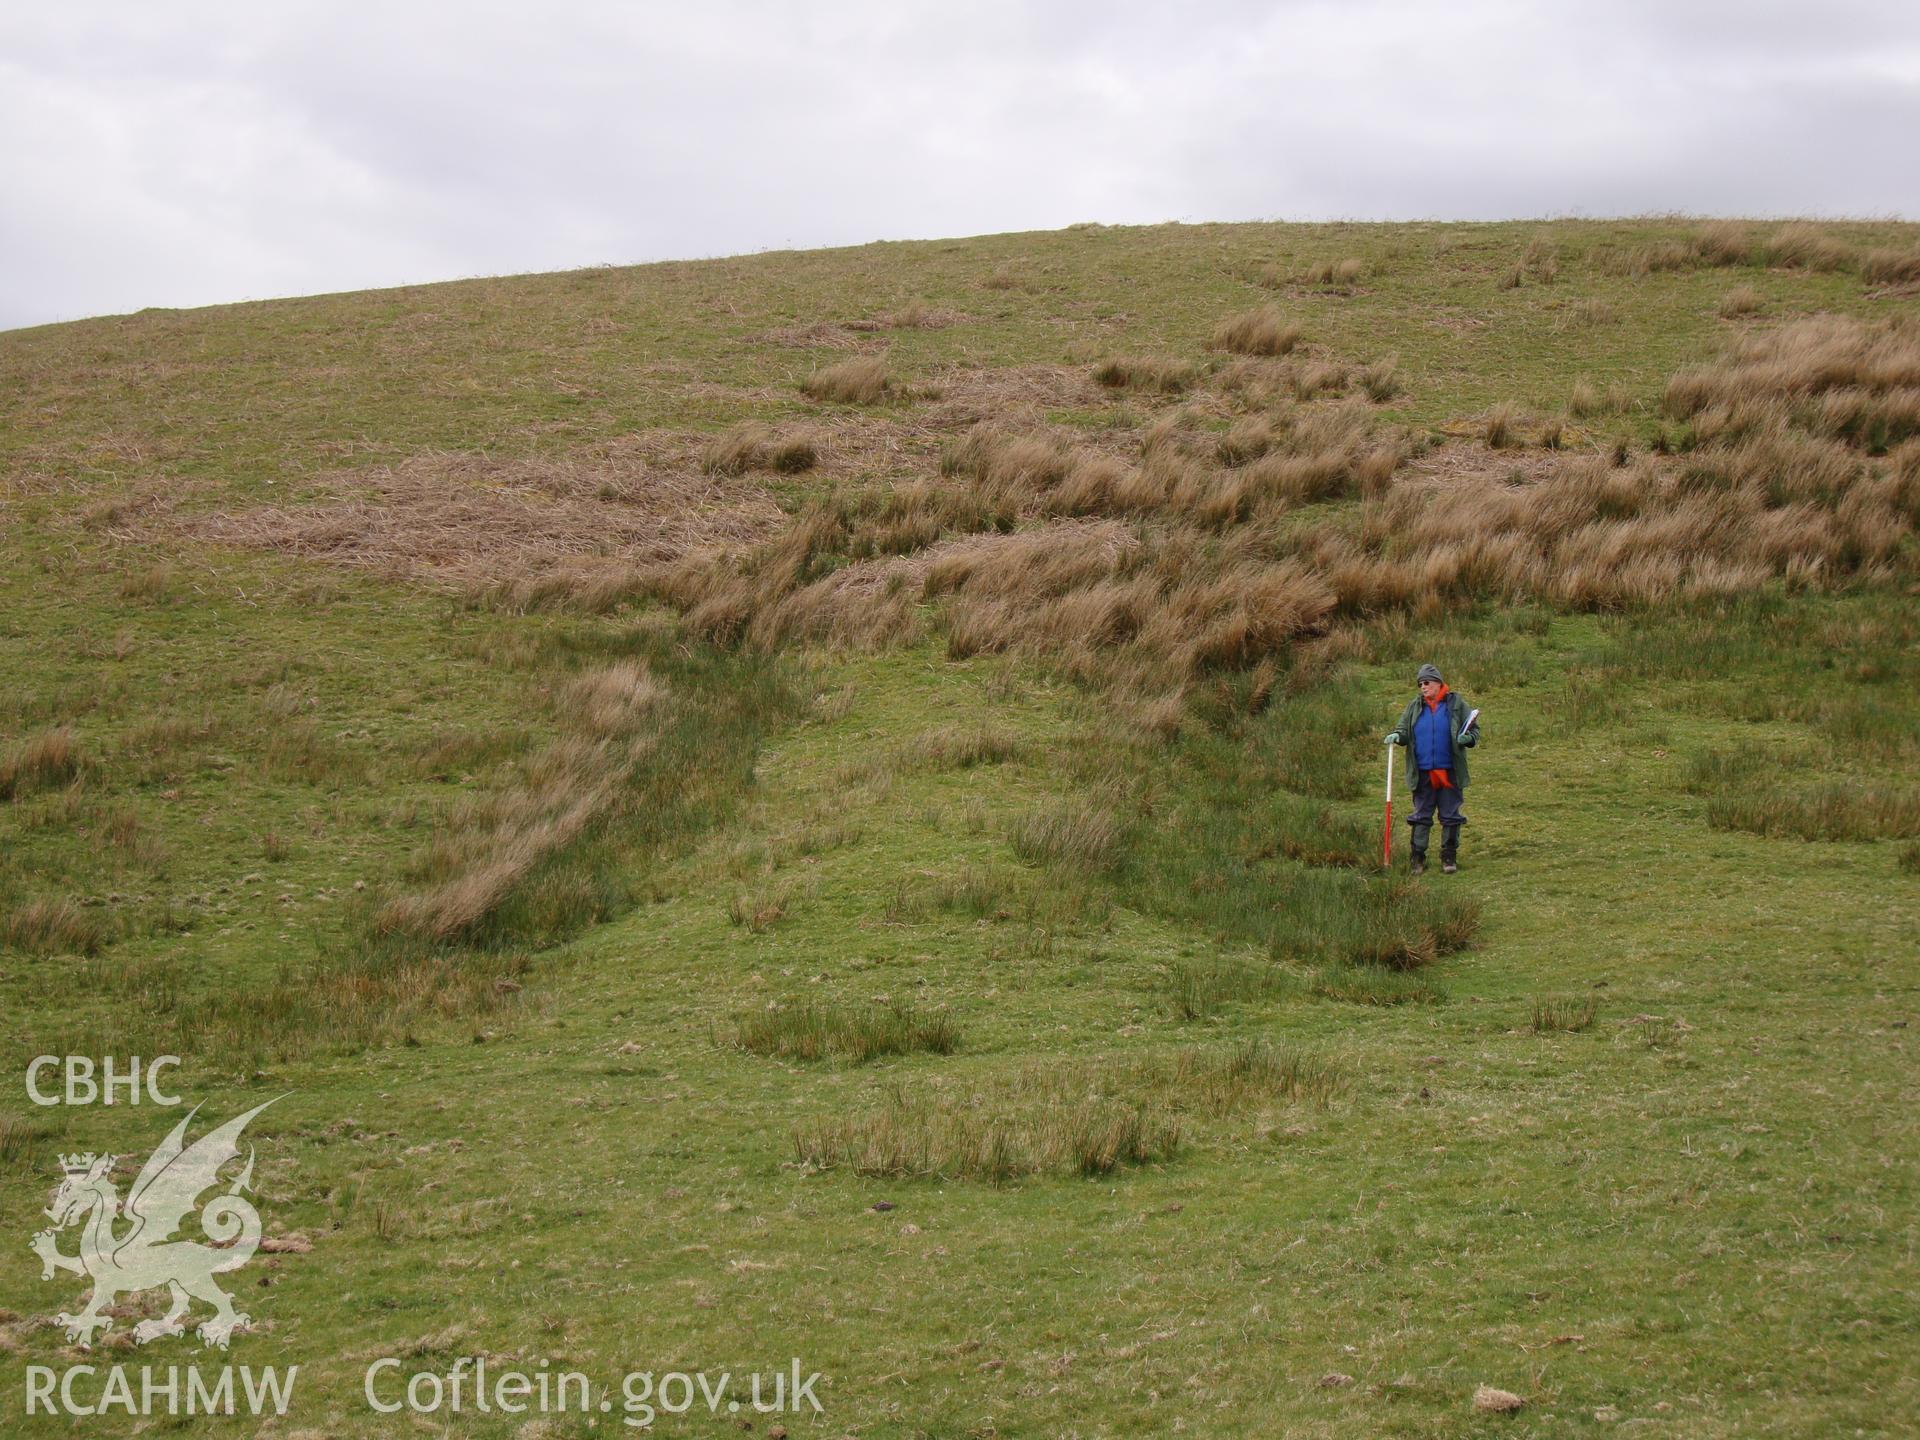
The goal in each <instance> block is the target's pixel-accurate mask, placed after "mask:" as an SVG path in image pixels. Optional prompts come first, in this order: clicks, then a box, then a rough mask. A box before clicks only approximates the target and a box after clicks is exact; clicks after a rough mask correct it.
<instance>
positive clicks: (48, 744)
mask: <svg viewBox="0 0 1920 1440" xmlns="http://www.w3.org/2000/svg"><path fill="white" fill-rule="evenodd" d="M85 768H87V756H86V752H85V751H84V750H83V749H82V748H81V746H80V744H79V742H78V741H77V740H76V739H75V738H74V734H73V727H72V726H69V725H56V726H54V727H53V728H52V729H49V730H42V731H40V732H39V733H38V734H36V735H29V736H28V737H27V738H26V739H24V740H22V741H21V742H20V743H19V744H17V745H15V746H13V747H12V748H11V749H9V750H8V751H7V753H6V754H5V755H4V756H0V800H13V799H17V798H18V797H20V796H22V795H30V794H32V793H33V792H34V791H36V790H47V789H52V788H54V787H56V786H61V785H67V784H71V783H72V782H73V781H74V780H76V779H78V778H79V776H80V774H81V772H82V771H83V770H84V769H85Z"/></svg>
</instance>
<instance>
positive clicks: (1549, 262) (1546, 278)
mask: <svg viewBox="0 0 1920 1440" xmlns="http://www.w3.org/2000/svg"><path fill="white" fill-rule="evenodd" d="M1520 268H1521V269H1522V270H1524V271H1525V272H1526V273H1527V274H1529V275H1531V276H1533V278H1534V279H1535V280H1537V281H1539V282H1540V284H1542V285H1551V284H1553V282H1554V281H1555V280H1557V279H1559V277H1560V252H1559V249H1558V248H1557V247H1556V246H1555V245H1554V243H1553V242H1552V241H1551V240H1549V239H1547V237H1546V236H1544V235H1536V236H1534V237H1533V239H1531V240H1529V241H1528V242H1527V248H1526V251H1525V252H1524V253H1523V254H1522V255H1521V257H1520Z"/></svg>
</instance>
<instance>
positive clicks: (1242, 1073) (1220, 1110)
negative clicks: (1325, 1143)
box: [1154, 1040, 1348, 1117]
mask: <svg viewBox="0 0 1920 1440" xmlns="http://www.w3.org/2000/svg"><path fill="white" fill-rule="evenodd" d="M1154 1078H1155V1079H1156V1080H1159V1083H1160V1085H1161V1087H1162V1088H1164V1089H1166V1090H1169V1091H1171V1092H1172V1093H1174V1094H1176V1095H1178V1096H1179V1097H1180V1100H1179V1103H1180V1104H1182V1105H1191V1106H1193V1107H1194V1108H1195V1109H1197V1110H1199V1111H1200V1112H1201V1113H1203V1114H1206V1115H1210V1116H1216V1117H1218V1116H1228V1115H1234V1114H1238V1113H1240V1112H1241V1111H1244V1110H1246V1109H1248V1108H1250V1107H1252V1106H1254V1105H1265V1104H1272V1103H1276V1102H1277V1103H1286V1104H1299V1103H1305V1104H1310V1105H1319V1106H1325V1105H1328V1104H1331V1103H1332V1102H1333V1101H1334V1100H1336V1099H1338V1098H1339V1097H1340V1096H1341V1095H1342V1094H1344V1093H1345V1092H1346V1090H1347V1088H1348V1082H1347V1077H1346V1074H1345V1072H1344V1071H1343V1070H1342V1069H1341V1068H1340V1067H1339V1066H1338V1065H1337V1064H1334V1063H1333V1062H1331V1061H1329V1060H1327V1059H1326V1058H1325V1057H1323V1056H1318V1055H1312V1054H1308V1053H1306V1052H1303V1051H1298V1050H1293V1049H1289V1048H1284V1047H1281V1046H1276V1045H1273V1044H1271V1043H1270V1042H1268V1041H1266V1040H1247V1041H1242V1042H1241V1043H1240V1044H1238V1045H1236V1046H1234V1047H1232V1048H1231V1049H1228V1050H1225V1051H1220V1050H1205V1049H1199V1048H1190V1049H1186V1050H1182V1051H1179V1052H1178V1053H1177V1054H1176V1055H1175V1056H1174V1057H1173V1061H1172V1064H1171V1065H1170V1066H1169V1067H1168V1073H1167V1074H1166V1076H1165V1079H1164V1080H1160V1079H1159V1077H1158V1076H1155V1077H1154Z"/></svg>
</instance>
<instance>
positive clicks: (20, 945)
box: [0, 896, 107, 955]
mask: <svg viewBox="0 0 1920 1440" xmlns="http://www.w3.org/2000/svg"><path fill="white" fill-rule="evenodd" d="M0 938H4V940H5V943H6V946H7V948H8V949H10V950H18V951H21V952H22V953H23V954H27V955H97V954H98V953H99V952H100V948H101V947H102V946H103V945H105V944H106V942H107V935H106V930H105V928H104V927H103V926H102V925H101V924H100V922H99V921H98V920H96V919H94V918H93V916H91V915H89V914H88V913H87V912H86V911H85V910H83V909H82V908H81V907H80V906H78V905H76V904H75V903H74V902H73V901H72V900H70V899H68V898H66V897H65V896H62V897H60V898H58V899H51V900H50V899H46V898H41V899H36V900H29V901H27V902H26V904H24V905H21V906H19V907H18V908H16V909H14V910H12V911H11V912H9V914H8V915H7V918H6V920H5V922H4V924H0Z"/></svg>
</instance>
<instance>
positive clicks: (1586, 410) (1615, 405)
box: [1567, 375, 1633, 420]
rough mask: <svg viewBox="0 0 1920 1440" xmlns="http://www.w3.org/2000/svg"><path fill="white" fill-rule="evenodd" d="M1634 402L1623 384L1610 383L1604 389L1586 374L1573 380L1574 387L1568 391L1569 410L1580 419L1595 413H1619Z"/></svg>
mask: <svg viewBox="0 0 1920 1440" xmlns="http://www.w3.org/2000/svg"><path fill="white" fill-rule="evenodd" d="M1632 403H1633V400H1632V397H1631V396H1629V395H1628V394H1627V391H1626V387H1625V386H1622V385H1608V386H1607V387H1606V388H1605V389H1604V390H1603V389H1602V388H1601V387H1600V386H1598V385H1596V384H1594V382H1593V381H1592V380H1590V379H1588V378H1587V377H1586V376H1584V375H1583V376H1581V377H1580V378H1579V379H1577V380H1575V381H1574V382H1573V388H1572V389H1571V390H1570V391H1568V392H1567V410H1568V412H1569V413H1571V414H1573V415H1575V416H1577V417H1578V418H1580V419H1583V420H1584V419H1587V418H1590V417H1592V416H1595V415H1618V414H1620V413H1621V412H1622V411H1624V410H1626V409H1627V408H1628V407H1629V406H1630V405H1631V404H1632Z"/></svg>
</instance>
